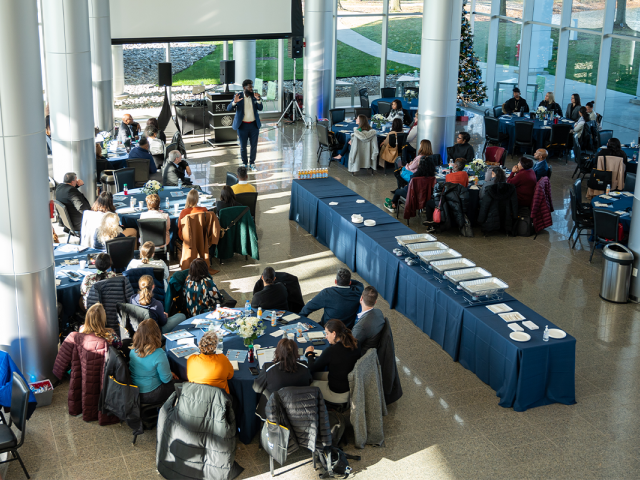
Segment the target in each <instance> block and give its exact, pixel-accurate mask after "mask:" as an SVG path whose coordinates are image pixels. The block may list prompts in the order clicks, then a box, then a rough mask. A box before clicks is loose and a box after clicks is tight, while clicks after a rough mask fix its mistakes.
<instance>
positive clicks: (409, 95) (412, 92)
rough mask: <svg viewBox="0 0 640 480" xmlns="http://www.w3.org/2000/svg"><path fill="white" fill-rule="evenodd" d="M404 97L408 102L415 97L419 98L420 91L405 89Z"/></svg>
mask: <svg viewBox="0 0 640 480" xmlns="http://www.w3.org/2000/svg"><path fill="white" fill-rule="evenodd" d="M404 98H406V99H407V102H410V101H411V100H413V99H414V98H418V92H416V91H415V90H405V91H404Z"/></svg>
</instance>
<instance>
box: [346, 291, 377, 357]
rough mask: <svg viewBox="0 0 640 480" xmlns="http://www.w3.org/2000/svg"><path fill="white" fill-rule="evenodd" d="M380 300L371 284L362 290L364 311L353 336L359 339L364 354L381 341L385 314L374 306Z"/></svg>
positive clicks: (357, 321) (361, 298) (359, 316)
mask: <svg viewBox="0 0 640 480" xmlns="http://www.w3.org/2000/svg"><path fill="white" fill-rule="evenodd" d="M377 300H378V291H377V290H376V289H375V288H373V287H371V286H369V287H367V288H365V289H364V291H363V292H362V297H360V306H361V307H362V311H361V312H360V313H359V314H358V318H356V325H355V326H354V327H353V330H352V333H353V336H354V337H356V340H358V346H359V347H360V351H361V352H362V355H364V354H365V353H366V352H367V350H369V349H370V348H377V347H378V343H380V332H382V328H383V327H384V315H383V314H382V312H381V311H380V309H378V308H373V307H374V306H375V304H376V301H377Z"/></svg>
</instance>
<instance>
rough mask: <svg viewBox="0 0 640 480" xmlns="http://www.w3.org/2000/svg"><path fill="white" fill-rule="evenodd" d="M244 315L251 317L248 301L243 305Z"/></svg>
mask: <svg viewBox="0 0 640 480" xmlns="http://www.w3.org/2000/svg"><path fill="white" fill-rule="evenodd" d="M244 313H245V315H246V316H247V317H250V316H251V302H250V301H249V300H247V301H246V302H245V303H244Z"/></svg>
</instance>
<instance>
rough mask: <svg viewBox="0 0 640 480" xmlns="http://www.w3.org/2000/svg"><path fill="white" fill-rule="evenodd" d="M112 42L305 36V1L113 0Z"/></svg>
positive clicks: (111, 6) (161, 41) (116, 43)
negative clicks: (303, 6)
mask: <svg viewBox="0 0 640 480" xmlns="http://www.w3.org/2000/svg"><path fill="white" fill-rule="evenodd" d="M110 8H111V43H112V44H114V45H118V44H123V43H154V42H159V43H165V42H189V41H207V40H253V39H269V38H289V37H292V36H303V35H304V27H303V24H302V4H301V0H136V1H135V2H132V0H111V2H110Z"/></svg>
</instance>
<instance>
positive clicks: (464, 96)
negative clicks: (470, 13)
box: [458, 0, 487, 105]
mask: <svg viewBox="0 0 640 480" xmlns="http://www.w3.org/2000/svg"><path fill="white" fill-rule="evenodd" d="M466 5H467V0H464V1H463V4H462V29H461V31H460V67H459V69H458V101H459V102H460V103H462V104H463V105H467V104H469V103H477V104H478V105H482V104H483V103H484V101H485V100H486V99H487V87H485V85H484V82H483V81H482V71H481V70H480V67H479V66H478V57H476V56H475V54H474V53H473V34H472V33H471V25H470V24H469V20H467V17H466V15H467V10H466Z"/></svg>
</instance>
